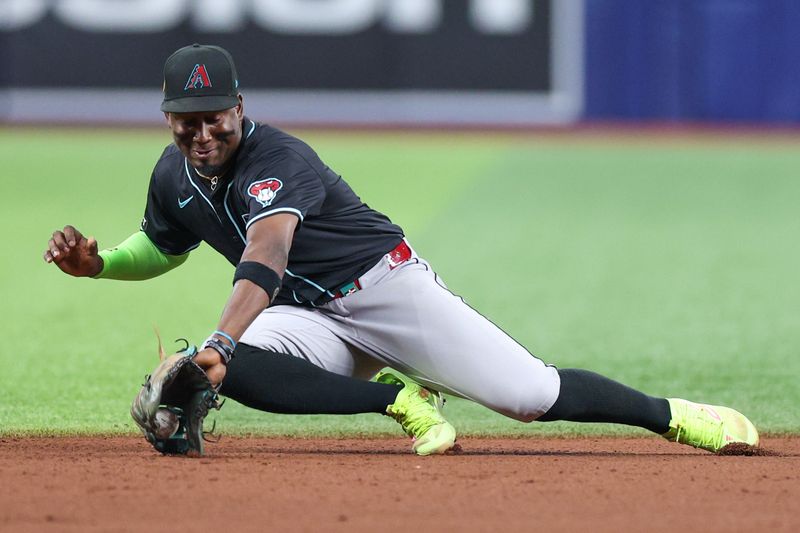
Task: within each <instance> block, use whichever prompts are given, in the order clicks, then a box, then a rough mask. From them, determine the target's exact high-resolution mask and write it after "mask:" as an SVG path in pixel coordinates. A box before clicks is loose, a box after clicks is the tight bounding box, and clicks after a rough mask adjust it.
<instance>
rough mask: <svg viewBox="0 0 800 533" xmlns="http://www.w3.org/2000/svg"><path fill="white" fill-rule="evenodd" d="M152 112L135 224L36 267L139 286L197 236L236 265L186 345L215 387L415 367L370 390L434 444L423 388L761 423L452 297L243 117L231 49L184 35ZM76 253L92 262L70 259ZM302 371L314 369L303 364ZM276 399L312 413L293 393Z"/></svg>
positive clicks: (744, 430) (293, 152) (590, 416)
mask: <svg viewBox="0 0 800 533" xmlns="http://www.w3.org/2000/svg"><path fill="white" fill-rule="evenodd" d="M161 109H162V111H164V113H165V116H166V120H167V123H168V125H169V127H170V129H171V131H172V134H173V138H174V141H175V142H174V145H171V146H169V147H168V148H167V149H165V150H164V153H163V154H162V156H161V158H160V160H159V161H158V163H157V164H156V167H155V170H154V171H153V174H152V178H151V181H150V188H149V192H148V199H147V206H146V209H145V216H144V220H143V221H142V225H141V231H140V232H137V233H136V234H134V235H133V236H132V237H130V238H129V239H128V240H127V241H125V242H123V243H122V244H121V245H119V246H118V247H117V248H115V249H112V250H105V251H103V252H100V253H99V254H98V253H97V244H96V242H95V241H94V240H93V239H86V238H85V237H83V236H82V235H81V234H80V233H79V232H78V231H77V230H75V229H74V228H71V227H67V228H65V230H64V231H63V232H56V233H55V234H54V236H53V239H51V241H50V243H49V248H48V250H47V251H46V252H45V260H46V261H51V262H56V263H57V264H58V265H59V266H60V267H61V268H62V270H64V271H66V272H68V273H72V274H77V275H91V276H94V277H105V278H116V279H144V278H147V277H152V276H155V275H158V274H161V273H163V272H165V271H166V270H168V269H170V268H173V267H174V266H177V265H179V264H181V263H182V262H183V261H185V259H186V257H187V255H188V254H189V252H190V251H191V250H193V249H194V248H196V247H197V246H199V244H200V243H201V242H203V241H205V242H207V243H208V244H209V245H211V246H212V247H213V248H214V249H216V250H217V251H219V252H220V253H221V254H223V255H224V256H225V257H226V258H227V259H228V260H229V261H230V262H231V263H232V264H233V265H235V266H236V271H235V274H234V277H233V282H234V286H233V290H232V292H231V296H230V298H229V300H228V302H227V304H226V306H225V308H224V310H223V312H222V317H221V319H220V321H219V323H218V325H217V327H216V329H215V330H214V331H213V333H212V334H211V336H210V337H209V339H208V340H207V341H206V343H205V345H204V347H203V349H202V350H201V351H200V352H199V353H198V354H197V355H196V356H195V361H196V362H197V363H198V364H199V365H200V366H201V367H202V368H203V369H205V371H206V373H207V375H208V377H209V379H210V380H211V381H212V383H216V384H219V383H221V384H222V388H221V392H222V393H223V394H226V395H227V396H229V397H232V398H234V399H237V400H239V401H242V403H245V404H247V405H251V406H254V407H258V408H267V409H268V408H270V407H271V406H272V405H274V400H273V399H272V396H273V395H276V394H277V393H276V391H275V390H274V388H273V387H272V386H271V385H272V383H274V381H275V379H276V378H275V377H274V376H278V375H279V373H280V372H283V375H286V374H291V373H292V371H285V370H282V369H281V368H275V369H271V368H270V365H271V364H273V363H274V361H277V360H280V361H286V360H287V359H289V358H286V357H278V356H277V355H276V354H289V355H291V356H294V358H296V359H295V361H306V362H310V363H313V365H315V366H317V367H320V368H321V369H324V370H326V371H329V372H328V373H324V374H322V375H324V376H328V377H327V378H325V379H326V380H328V381H326V385H327V386H329V388H328V389H326V390H327V392H328V393H329V394H328V396H329V397H339V396H341V397H344V398H349V397H351V396H352V395H353V391H357V387H359V386H363V384H364V383H365V382H361V383H359V382H357V381H356V380H349V379H344V378H342V381H339V382H336V383H334V380H333V379H332V378H331V375H330V373H333V374H338V375H340V376H344V377H356V378H368V377H369V376H372V375H374V374H375V373H376V372H377V371H378V369H380V368H382V367H384V366H390V367H392V368H395V369H397V370H399V371H400V372H402V373H404V374H405V375H407V376H410V378H412V379H411V380H409V379H403V378H400V377H398V375H395V374H393V373H389V374H388V375H383V376H381V380H380V381H382V382H383V383H372V384H371V385H381V384H383V385H389V384H391V385H394V387H395V388H394V389H392V390H391V393H392V394H393V395H395V396H398V397H399V394H401V393H398V391H405V390H406V389H408V388H409V387H411V388H412V389H413V394H412V396H413V395H416V397H419V398H422V401H421V402H419V403H420V404H422V405H424V406H427V407H428V408H430V410H429V411H427V412H426V415H425V417H426V424H424V426H426V427H423V428H422V429H417V430H416V431H415V430H413V429H411V430H409V428H408V427H407V426H408V424H405V423H403V421H402V417H401V424H403V425H404V429H406V431H407V432H409V433H410V434H412V435H415V436H417V437H422V438H425V440H426V442H427V443H429V444H430V446H429V447H427V448H426V449H425V450H424V451H425V452H427V453H440V452H443V451H445V450H447V449H449V447H451V446H452V444H453V441H454V438H455V432H454V430H451V428H452V426H450V425H449V424H448V423H447V422H446V421H445V420H444V419H443V418H441V414H440V413H439V412H438V411H437V409H436V408H437V406H438V403H437V401H435V400H433V401H431V398H433V397H435V396H436V395H435V394H434V393H432V392H431V391H440V392H445V393H448V394H452V395H455V396H459V397H462V398H467V399H470V400H472V401H475V402H477V403H480V404H482V405H484V406H486V407H488V408H490V409H493V410H494V411H497V412H499V413H502V414H504V415H506V416H509V417H512V418H514V419H517V420H520V421H523V422H531V421H533V420H540V421H553V420H569V421H578V422H609V423H618V424H627V425H633V426H639V427H643V428H646V429H649V430H651V431H653V432H655V433H658V434H660V435H662V436H664V437H665V438H667V439H669V440H673V441H677V442H680V443H684V444H688V445H691V446H695V447H699V448H703V449H706V450H709V451H712V452H720V451H723V450H725V449H730V448H726V446H729V445H731V444H735V445H737V446H757V445H758V433H757V431H756V429H755V427H754V426H753V424H752V423H751V422H750V421H749V420H748V419H747V418H746V417H744V416H743V415H742V414H741V413H738V412H737V411H734V410H733V409H729V408H726V407H720V406H710V405H705V404H696V403H692V402H688V401H686V400H682V399H674V398H672V399H666V398H655V397H651V396H648V395H646V394H643V393H641V392H639V391H636V390H633V389H631V388H629V387H627V386H625V385H622V384H620V383H617V382H615V381H612V380H610V379H607V378H605V377H603V376H600V375H598V374H595V373H593V372H589V371H585V370H578V369H557V368H556V367H554V366H552V365H548V364H545V363H544V362H543V361H542V360H541V359H539V358H537V357H535V356H534V355H532V354H531V353H530V352H528V351H527V350H526V349H525V347H523V346H522V345H520V344H519V343H517V342H516V341H515V340H514V339H512V338H511V337H510V336H508V335H507V334H506V333H505V332H503V331H502V330H501V329H500V328H498V327H497V326H496V325H495V324H493V323H492V322H491V321H490V320H488V319H487V318H485V317H484V316H482V315H481V314H480V313H478V312H477V311H475V310H474V309H472V308H471V307H469V306H468V305H467V304H466V303H465V302H464V300H463V299H462V298H460V297H459V296H457V295H455V294H453V293H452V292H450V291H449V290H448V289H447V286H446V285H445V284H444V282H443V281H442V279H441V278H440V277H439V276H438V275H437V274H436V273H435V271H434V270H433V268H432V267H431V265H430V264H429V263H428V262H427V261H425V259H423V258H422V257H420V256H419V255H418V254H417V252H416V251H415V250H414V249H413V247H412V246H411V244H410V243H409V242H408V241H407V240H406V239H405V238H404V235H403V232H402V230H401V228H400V227H398V226H397V225H395V224H393V223H392V222H390V221H389V219H388V218H387V217H386V216H384V215H382V214H381V213H378V212H376V211H375V210H372V209H370V208H369V207H368V206H367V205H366V204H364V203H363V202H362V201H361V200H360V199H359V198H358V196H356V194H355V193H354V192H353V191H352V190H351V189H350V187H349V186H348V185H347V183H346V182H345V181H344V180H343V179H342V177H341V176H339V175H338V174H336V173H335V172H334V171H333V170H331V169H330V168H329V167H328V166H326V165H325V164H324V163H323V162H322V161H321V160H320V159H319V157H318V156H317V154H316V153H315V152H314V151H313V150H312V149H311V148H310V147H309V146H308V145H306V144H305V143H303V142H302V141H300V140H299V139H297V138H295V137H292V136H291V135H288V134H286V133H284V132H282V131H280V130H278V129H276V128H273V127H270V126H268V125H264V124H258V123H256V122H254V121H252V120H250V119H249V118H247V117H246V116H245V115H244V107H243V100H242V97H241V95H240V94H239V92H238V80H237V75H236V69H235V66H234V63H233V59H232V58H231V56H230V55H229V54H228V53H227V52H226V51H225V50H223V49H221V48H219V47H216V46H203V45H192V46H187V47H184V48H181V49H180V50H178V51H176V52H175V53H174V54H172V55H171V56H170V57H169V58H168V59H167V61H166V64H165V66H164V101H163V103H162V106H161ZM71 262H77V263H86V265H87V266H84V267H82V268H81V269H78V270H72V268H71V267H69V268H65V266H67V265H69V264H70V263H71ZM71 270H72V271H71ZM240 343H241V344H240ZM237 346H238V348H237ZM234 350H235V351H236V354H237V359H235V360H233V361H231V355H232V354H233V353H234ZM228 363H230V364H229V366H228ZM281 364H285V363H281ZM278 366H280V365H278ZM296 370H297V372H298V374H304V375H305V373H308V375H309V376H312V377H309V378H308V379H312V380H313V379H315V378H314V377H313V374H314V371H312V370H310V367H309V366H307V365H304V366H302V367H298V368H297V369H296ZM270 375H271V376H273V377H272V378H270V377H269V376H270ZM387 376H388V377H387ZM304 379H305V377H299V378H298V380H297V381H303V380H304ZM412 380H413V381H412ZM415 382H418V383H419V384H421V385H422V386H419V385H416V383H415ZM389 401H390V402H392V401H394V402H395V403H394V404H397V403H398V402H397V401H395V400H394V399H391V400H389ZM291 403H292V402H291V401H289V404H291ZM400 403H403V402H400ZM394 404H391V405H390V404H386V403H384V404H383V405H384V406H386V405H389V407H388V408H386V407H384V408H383V410H384V411H386V412H389V413H390V414H391V411H392V405H394ZM354 405H355V402H353V403H352V404H351V406H354ZM282 407H283V408H286V409H289V410H290V412H310V408H309V407H308V406H307V405H303V400H298V401H297V402H295V403H294V404H293V405H284V406H282ZM313 407H315V408H316V407H319V405H315V406H313ZM367 410H369V409H367ZM379 411H380V410H379ZM431 428H433V429H431ZM431 432H433V433H435V435H431V436H429V435H427V434H426V433H431ZM418 453H419V451H418Z"/></svg>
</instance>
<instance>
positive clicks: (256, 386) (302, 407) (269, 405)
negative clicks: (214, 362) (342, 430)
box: [220, 344, 402, 415]
mask: <svg viewBox="0 0 800 533" xmlns="http://www.w3.org/2000/svg"><path fill="white" fill-rule="evenodd" d="M401 388H402V387H400V386H397V385H387V384H384V383H374V382H371V381H364V380H361V379H356V378H349V377H345V376H340V375H338V374H334V373H333V372H328V371H327V370H323V369H322V368H319V367H317V366H314V365H313V364H311V363H309V362H308V361H306V360H304V359H300V358H299V357H293V356H291V355H286V354H280V353H275V352H270V351H267V350H262V349H260V348H255V347H253V346H249V345H247V344H239V345H238V346H237V347H236V352H235V356H234V358H233V359H232V360H231V362H230V363H229V364H228V372H227V374H226V375H225V379H224V381H223V382H222V388H221V389H220V394H222V395H223V396H227V397H228V398H231V399H233V400H236V401H237V402H239V403H242V404H244V405H246V406H248V407H252V408H254V409H259V410H261V411H268V412H270V413H283V414H298V415H310V414H321V415H352V414H358V413H380V414H386V407H387V406H388V405H390V404H392V403H394V401H395V399H396V398H397V393H398V392H400V390H401Z"/></svg>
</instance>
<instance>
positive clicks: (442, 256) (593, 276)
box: [0, 129, 800, 435]
mask: <svg viewBox="0 0 800 533" xmlns="http://www.w3.org/2000/svg"><path fill="white" fill-rule="evenodd" d="M167 133H168V132H166V131H132V132H126V131H113V130H101V131H96V132H93V131H90V130H77V131H70V130H49V131H48V130H33V129H22V130H17V131H15V130H12V129H5V130H3V129H0V161H2V163H3V165H2V168H3V171H2V173H3V177H2V186H3V197H4V198H5V200H6V203H5V205H4V208H3V211H2V222H3V226H2V227H3V230H4V247H5V250H6V251H5V253H4V254H3V261H2V272H1V274H2V276H0V284H2V295H3V305H4V308H5V309H4V311H5V313H4V317H5V319H4V321H3V323H2V326H0V327H2V330H1V331H0V333H2V339H3V347H2V350H0V364H1V365H2V369H3V373H2V376H3V377H2V390H3V399H2V401H0V434H20V433H23V434H31V433H33V434H61V433H129V432H133V431H134V430H135V426H134V425H133V423H132V421H131V420H130V417H129V416H128V413H127V412H128V407H129V404H130V400H131V399H132V398H133V396H134V394H135V393H136V391H137V389H138V387H139V385H140V384H141V380H142V377H143V376H144V374H146V373H147V372H149V371H150V370H152V368H153V366H154V365H155V364H156V362H157V356H156V344H155V337H154V335H153V333H152V325H153V324H157V325H158V326H159V327H160V329H161V330H162V332H163V334H164V336H165V337H166V338H170V339H171V338H175V337H188V338H189V339H191V340H192V341H193V342H200V341H201V340H202V339H203V338H204V337H205V335H206V334H207V333H208V331H209V330H210V329H212V328H213V326H214V324H215V323H216V320H217V318H218V316H219V313H220V311H221V307H222V305H223V303H224V301H225V299H226V297H227V293H228V290H229V288H230V277H231V275H232V268H231V267H230V266H229V265H228V264H227V263H226V262H225V261H224V260H223V259H222V258H221V257H217V256H216V255H215V254H214V253H213V252H212V251H211V250H210V249H209V248H208V247H205V246H204V247H201V248H200V249H198V250H197V251H195V252H193V253H192V258H191V259H190V260H189V261H188V262H187V263H186V264H185V265H184V266H182V267H181V268H179V269H177V270H176V271H173V272H171V273H169V274H167V275H165V276H163V277H161V278H159V279H156V280H151V281H146V282H130V283H125V282H113V281H106V280H101V281H94V280H82V279H81V280H76V279H72V278H69V277H67V276H64V275H62V274H60V272H58V271H57V269H56V267H54V266H53V265H47V264H45V263H44V262H43V261H42V259H41V255H42V252H43V251H44V247H45V245H46V242H47V239H48V238H49V235H50V233H51V232H52V231H53V230H54V229H56V228H59V227H61V226H63V225H64V224H66V223H71V224H74V225H75V226H77V227H78V228H80V229H82V230H84V231H86V232H87V233H90V234H92V235H94V236H96V237H97V239H98V240H99V242H100V244H101V246H111V245H114V244H116V243H117V242H119V241H120V240H122V239H123V238H125V237H127V236H128V235H129V234H130V233H132V232H133V231H135V230H136V229H137V227H138V223H139V220H140V219H141V216H142V212H143V207H144V199H145V193H146V188H147V182H148V177H149V174H150V171H151V169H152V165H153V163H154V162H155V160H156V159H157V157H158V155H159V154H160V151H161V149H162V147H163V145H164V144H166V143H167V142H169V138H168V135H167ZM303 136H304V137H305V138H306V139H307V140H309V141H310V142H311V143H312V144H313V145H314V146H315V147H316V148H317V149H318V151H319V152H320V154H321V155H322V157H323V159H325V160H326V161H327V162H328V163H329V164H330V165H331V166H332V167H333V168H334V169H336V170H337V171H338V172H340V173H342V174H343V175H344V176H345V178H346V179H347V180H348V181H349V182H350V183H351V185H353V187H354V188H355V189H356V190H357V192H359V193H360V194H361V196H362V198H363V199H364V200H365V201H366V202H367V203H369V204H370V205H371V206H373V207H375V208H377V209H379V210H382V211H384V212H386V213H387V214H388V215H389V216H390V217H391V218H392V219H393V220H394V221H396V222H398V223H399V224H401V225H402V226H403V227H404V228H405V229H406V231H407V234H408V235H409V237H410V239H411V241H412V243H413V244H414V246H415V248H417V249H418V251H420V252H421V253H422V255H424V256H425V257H427V258H428V259H429V260H430V261H431V262H432V263H433V264H434V266H435V267H436V268H437V270H438V271H439V273H440V274H441V275H442V276H443V278H444V279H445V280H446V282H447V283H448V284H449V286H450V288H451V289H453V290H454V291H455V292H457V293H459V294H462V295H464V296H465V297H466V298H467V300H468V301H469V302H470V303H471V304H472V305H473V306H474V307H477V308H478V309H480V310H481V311H482V312H483V313H484V314H486V315H488V316H490V317H491V318H492V319H493V320H494V321H495V322H497V323H498V324H499V325H500V326H501V327H503V328H504V329H505V330H506V331H508V332H510V333H511V334H512V335H514V336H515V337H516V338H517V339H518V340H520V341H521V342H522V343H523V344H525V345H526V346H528V347H529V348H530V349H531V350H532V351H533V352H534V353H536V354H537V355H539V356H541V357H543V358H544V359H545V360H547V361H548V362H552V363H554V364H556V365H558V366H562V367H583V368H588V369H592V370H596V371H599V372H601V373H604V374H607V375H608V376H610V377H613V378H615V379H619V380H621V381H624V382H626V383H628V384H630V385H632V386H635V387H638V388H641V389H643V390H645V391H648V392H650V393H652V394H656V395H674V396H682V397H688V398H692V399H696V400H698V401H708V402H718V403H724V404H729V405H731V406H733V407H736V408H739V409H741V410H743V411H744V412H746V413H747V414H748V415H750V416H751V418H752V419H753V420H754V422H755V423H756V424H757V425H758V426H759V427H760V428H761V429H762V430H764V431H767V432H772V433H797V432H798V431H800V412H798V410H797V408H796V406H797V405H798V404H799V403H800V401H799V400H800V392H798V387H797V385H796V380H797V376H798V375H800V357H799V355H800V354H798V351H799V350H798V346H800V305H799V304H798V302H800V287H799V285H798V283H797V275H798V272H800V251H798V246H797V239H798V235H800V211H798V205H800V180H798V178H797V173H798V169H800V150H798V149H797V142H796V139H792V138H783V139H778V140H772V141H770V140H758V139H754V138H747V137H738V138H723V137H720V138H708V137H707V138H697V137H694V138H689V139H685V140H681V139H674V138H673V139H671V140H669V142H664V141H663V139H660V138H658V137H645V138H636V137H635V136H631V137H622V136H619V137H612V138H598V137H586V136H578V137H571V136H558V137H547V136H543V135H531V136H516V137H515V136H498V137H490V136H486V135H465V134H459V135H447V134H432V133H428V134H417V135H414V134H408V133H406V134H389V133H384V134H354V133H347V134H341V133H325V132H303ZM447 412H448V417H449V418H450V419H451V420H452V421H453V422H454V423H455V425H456V426H457V427H458V428H459V430H460V431H461V433H462V434H505V435H526V434H535V435H540V434H576V433H582V434H585V433H588V434H598V433H604V434H605V433H614V432H624V433H627V434H630V433H642V434H644V432H640V431H638V430H630V429H626V428H623V429H621V430H620V429H614V428H612V427H610V426H599V425H590V426H580V425H574V424H573V425H569V424H530V425H523V424H519V423H516V422H513V421H509V420H507V419H504V418H502V417H500V416H499V415H496V414H494V413H491V412H489V411H487V410H486V409H483V408H481V407H478V406H475V405H472V404H469V403H468V402H464V401H460V400H454V401H451V402H450V403H449V404H448V410H447ZM213 416H215V417H216V418H217V419H218V426H219V427H220V428H221V430H222V432H223V433H227V434H230V433H257V434H291V435H306V434H308V435H347V434H353V433H359V434H384V433H385V434H394V435H397V434H398V433H399V430H398V429H397V428H396V426H395V425H394V423H393V422H391V421H390V420H387V419H384V418H383V417H379V416H376V415H362V416H355V417H330V416H329V417H322V416H320V417H316V416H308V417H293V416H279V415H267V414H264V413H259V412H255V411H250V410H247V409H245V408H243V407H242V406H240V405H236V404H234V403H233V402H228V405H226V406H225V408H224V409H223V411H221V412H220V413H218V414H215V415H213Z"/></svg>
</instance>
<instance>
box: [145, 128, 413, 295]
mask: <svg viewBox="0 0 800 533" xmlns="http://www.w3.org/2000/svg"><path fill="white" fill-rule="evenodd" d="M233 157H234V161H233V163H232V166H231V167H230V168H228V170H227V171H226V172H225V175H224V176H222V177H221V178H220V181H219V183H218V184H217V185H216V187H215V188H214V189H213V190H212V188H211V186H210V183H209V181H208V180H206V179H204V178H201V177H200V176H199V175H198V174H197V172H196V171H195V170H194V168H192V166H191V165H189V163H188V162H187V160H186V158H185V157H184V156H183V154H181V152H180V150H178V148H177V147H176V146H174V145H170V146H168V147H167V148H166V149H165V150H164V153H163V154H162V155H161V159H159V161H158V163H157V164H156V167H155V169H154V170H153V175H152V177H151V179H150V189H149V191H148V196H147V207H146V209H145V215H144V220H143V221H142V230H143V231H144V232H145V233H146V234H147V236H148V237H149V238H150V240H151V241H153V243H154V244H155V245H156V246H157V247H158V248H159V249H160V250H161V251H162V252H164V253H165V254H169V255H182V254H185V253H187V252H189V251H190V250H192V249H194V248H196V247H197V246H199V245H200V243H201V242H202V241H205V242H207V243H208V244H210V245H211V246H212V247H213V248H214V249H215V250H217V251H218V252H219V253H221V254H222V255H224V256H225V257H226V258H227V259H228V261H230V262H231V263H232V264H233V265H236V264H238V263H239V261H240V259H241V257H242V253H243V252H244V247H245V243H246V238H245V236H246V234H247V228H249V227H250V225H251V224H253V223H256V222H258V221H259V220H261V219H263V218H265V217H268V216H270V215H273V214H276V213H291V214H293V215H295V216H297V218H298V219H299V223H298V227H297V230H296V232H295V235H294V240H293V242H292V248H291V250H290V252H289V263H288V265H287V268H286V274H285V275H284V277H283V284H282V287H281V291H280V293H279V294H278V297H277V298H276V300H275V302H273V303H275V304H294V305H319V304H321V303H324V302H326V301H328V300H330V299H331V298H332V297H333V293H334V292H335V291H336V290H337V289H338V288H340V287H342V286H343V285H345V284H347V283H349V282H351V281H353V280H354V279H356V278H358V277H359V276H361V275H362V274H363V273H365V272H366V271H367V270H369V269H370V268H371V267H372V266H373V265H374V264H375V263H377V262H378V260H379V259H380V258H381V256H383V255H384V254H385V253H386V252H388V251H390V250H392V249H393V248H394V247H395V246H396V245H397V244H399V242H400V241H401V240H402V238H403V232H402V230H401V229H400V227H398V226H396V225H395V224H392V223H391V221H390V220H389V219H388V218H387V217H386V216H385V215H383V214H381V213H379V212H377V211H375V210H374V209H371V208H370V207H369V206H367V205H366V204H365V203H364V202H362V201H361V199H360V198H359V197H358V196H357V195H356V194H355V193H354V192H353V190H352V189H351V188H350V186H349V185H348V184H347V183H346V182H345V181H344V180H343V179H342V177H341V176H339V175H337V174H336V173H335V172H333V171H332V170H331V169H330V168H328V166H327V165H325V164H324V163H323V162H322V161H321V160H320V159H319V157H318V156H317V154H316V153H315V152H314V151H313V150H312V149H311V148H310V147H309V146H308V145H307V144H305V143H304V142H302V141H301V140H299V139H297V138H295V137H293V136H291V135H289V134H287V133H285V132H283V131H280V130H278V129H276V128H273V127H270V126H267V125H264V124H257V123H255V122H253V121H252V120H250V119H248V118H245V119H244V129H243V136H242V142H241V145H240V146H239V148H238V150H237V152H236V154H235V155H234V156H233Z"/></svg>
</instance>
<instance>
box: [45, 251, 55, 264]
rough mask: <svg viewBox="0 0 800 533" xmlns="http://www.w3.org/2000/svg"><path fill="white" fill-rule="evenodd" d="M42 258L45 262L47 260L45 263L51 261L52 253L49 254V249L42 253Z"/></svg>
mask: <svg viewBox="0 0 800 533" xmlns="http://www.w3.org/2000/svg"><path fill="white" fill-rule="evenodd" d="M44 260H45V262H47V263H52V262H53V254H51V253H50V250H47V251H46V252H45V253H44Z"/></svg>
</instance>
